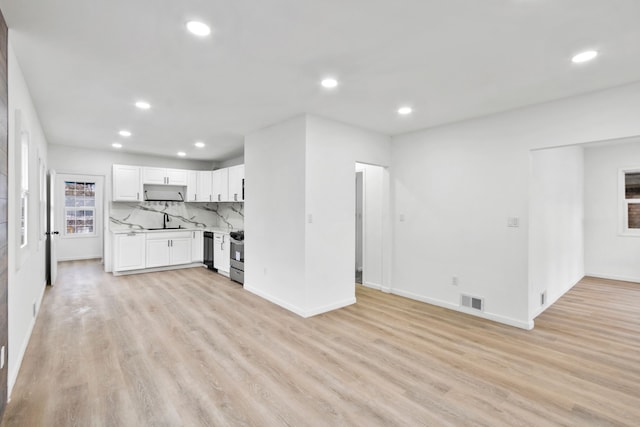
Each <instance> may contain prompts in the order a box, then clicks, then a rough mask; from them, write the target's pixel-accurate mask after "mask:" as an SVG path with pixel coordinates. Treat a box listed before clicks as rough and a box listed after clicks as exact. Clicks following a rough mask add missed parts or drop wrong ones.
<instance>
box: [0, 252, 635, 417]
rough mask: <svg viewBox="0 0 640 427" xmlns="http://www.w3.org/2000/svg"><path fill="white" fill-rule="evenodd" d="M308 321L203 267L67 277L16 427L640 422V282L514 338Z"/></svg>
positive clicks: (596, 295) (426, 315)
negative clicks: (134, 273)
mask: <svg viewBox="0 0 640 427" xmlns="http://www.w3.org/2000/svg"><path fill="white" fill-rule="evenodd" d="M357 299H358V303H357V304H355V305H353V306H350V307H347V308H345V309H342V310H338V311H335V312H332V313H327V314H324V315H320V316H316V317H313V318H310V319H302V318H300V317H297V316H296V315H294V314H291V313H289V312H287V311H285V310H284V309H281V308H279V307H277V306H275V305H272V304H271V303H269V302H267V301H265V300H262V299H260V298H258V297H256V296H254V295H252V294H251V293H249V292H246V291H244V290H243V289H242V288H241V287H240V286H239V285H238V284H235V283H232V282H230V281H229V280H228V279H226V278H223V277H221V276H218V275H216V274H214V273H211V272H209V271H207V270H205V269H203V268H198V269H190V270H176V271H172V272H163V273H150V274H144V275H134V276H122V277H113V276H111V275H109V274H105V273H103V272H102V271H101V265H100V264H99V263H97V262H95V261H94V262H87V261H83V262H70V263H64V264H61V266H60V275H59V280H58V285H57V286H56V287H54V288H51V289H48V290H47V292H46V295H45V299H44V303H43V305H42V309H41V313H40V315H39V317H38V319H37V323H36V326H35V329H34V332H33V337H32V339H31V343H30V345H29V347H28V349H27V353H26V356H25V359H24V363H23V366H22V369H21V371H20V375H19V378H18V382H17V385H16V387H15V389H14V391H13V395H12V399H11V402H10V403H9V405H8V407H7V412H6V415H5V418H4V421H3V423H2V426H103V425H104V426H152V425H166V426H199V425H212V426H225V425H256V426H279V425H290V426H333V425H353V426H376V425H384V426H391V425H401V426H417V425H427V426H445V425H451V426H460V425H474V426H475V425H487V426H518V425H525V426H526V425H530V426H546V425H571V426H587V425H597V426H605V425H629V426H633V425H635V426H637V425H639V424H640V285H638V284H631V283H624V282H613V281H603V280H595V279H585V280H583V281H582V282H581V283H580V284H579V285H577V286H576V287H575V288H574V289H573V290H572V291H570V292H569V293H568V294H567V295H566V296H565V297H563V298H562V299H561V300H560V301H559V302H558V303H557V304H556V305H554V306H553V307H551V308H550V309H549V310H547V312H545V313H543V314H542V315H541V316H540V317H538V319H537V320H536V329H535V330H533V331H524V330H519V329H515V328H512V327H508V326H502V325H499V324H496V323H492V322H489V321H484V320H481V319H477V318H474V317H471V316H467V315H464V314H460V313H456V312H452V311H447V310H444V309H441V308H438V307H433V306H429V305H426V304H423V303H420V302H416V301H412V300H408V299H404V298H401V297H397V296H394V295H389V294H384V293H381V292H377V291H373V290H370V289H366V288H362V287H358V289H357Z"/></svg>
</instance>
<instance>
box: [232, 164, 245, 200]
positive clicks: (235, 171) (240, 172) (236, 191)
mask: <svg viewBox="0 0 640 427" xmlns="http://www.w3.org/2000/svg"><path fill="white" fill-rule="evenodd" d="M229 200H230V201H232V202H242V201H243V200H244V165H238V166H232V167H230V168H229Z"/></svg>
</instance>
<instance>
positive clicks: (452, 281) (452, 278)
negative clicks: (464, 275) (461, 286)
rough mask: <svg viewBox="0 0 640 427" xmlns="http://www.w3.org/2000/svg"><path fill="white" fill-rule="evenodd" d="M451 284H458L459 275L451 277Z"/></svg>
mask: <svg viewBox="0 0 640 427" xmlns="http://www.w3.org/2000/svg"><path fill="white" fill-rule="evenodd" d="M451 284H452V285H453V286H458V276H453V277H451Z"/></svg>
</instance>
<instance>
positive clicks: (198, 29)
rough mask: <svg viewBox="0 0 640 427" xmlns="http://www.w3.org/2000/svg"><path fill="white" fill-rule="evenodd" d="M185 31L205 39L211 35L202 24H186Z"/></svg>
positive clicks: (192, 22) (191, 22) (194, 22)
mask: <svg viewBox="0 0 640 427" xmlns="http://www.w3.org/2000/svg"><path fill="white" fill-rule="evenodd" d="M187 30H189V32H190V33H191V34H194V35H196V36H200V37H205V36H208V35H209V34H210V33H211V28H209V26H208V25H207V24H205V23H204V22H199V21H189V22H187Z"/></svg>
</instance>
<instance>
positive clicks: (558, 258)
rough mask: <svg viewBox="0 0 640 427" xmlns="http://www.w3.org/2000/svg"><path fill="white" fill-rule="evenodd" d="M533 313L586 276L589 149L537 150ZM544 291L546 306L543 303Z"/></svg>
mask: <svg viewBox="0 0 640 427" xmlns="http://www.w3.org/2000/svg"><path fill="white" fill-rule="evenodd" d="M530 192H531V193H530V194H531V198H530V205H529V236H530V239H529V282H530V293H529V313H530V316H531V317H532V318H533V317H536V316H537V315H538V314H540V313H541V312H542V311H543V310H544V309H546V308H547V307H549V306H550V305H551V304H553V303H554V302H555V301H556V300H557V299H558V298H560V297H561V296H562V295H564V294H565V293H566V292H567V291H568V290H569V289H571V288H572V287H573V286H574V285H575V284H576V283H577V282H578V281H579V280H580V279H582V278H583V277H584V150H583V148H582V146H571V147H563V148H551V149H545V150H535V151H532V152H531V179H530ZM542 292H546V303H545V304H544V306H542V305H541V296H540V294H541V293H542Z"/></svg>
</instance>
